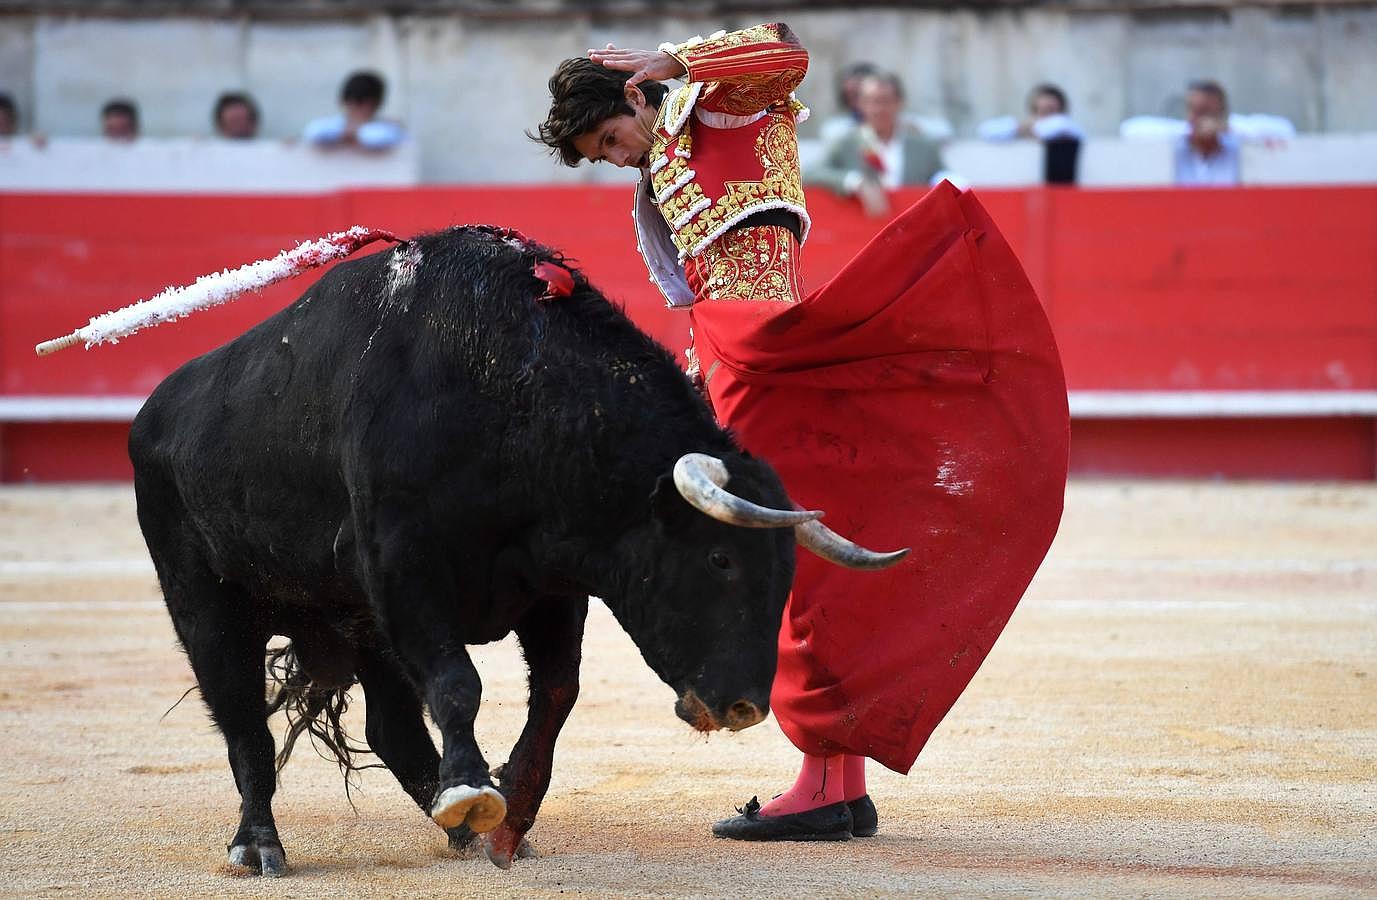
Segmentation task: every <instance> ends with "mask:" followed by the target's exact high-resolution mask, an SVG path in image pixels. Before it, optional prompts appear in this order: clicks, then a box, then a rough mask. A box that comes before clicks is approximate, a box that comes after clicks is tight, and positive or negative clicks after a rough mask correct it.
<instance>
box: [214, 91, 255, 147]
mask: <svg viewBox="0 0 1377 900" xmlns="http://www.w3.org/2000/svg"><path fill="white" fill-rule="evenodd" d="M212 121H213V122H214V124H215V135H216V137H222V138H225V139H227V140H232V141H251V140H253V139H254V138H256V137H258V104H256V103H254V102H253V98H252V97H250V96H249V95H248V94H243V93H238V92H234V91H230V92H227V93H224V94H221V95H220V97H219V98H218V99H217V100H216V101H215V112H214V114H213V116H212Z"/></svg>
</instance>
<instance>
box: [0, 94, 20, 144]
mask: <svg viewBox="0 0 1377 900" xmlns="http://www.w3.org/2000/svg"><path fill="white" fill-rule="evenodd" d="M17 134H19V111H18V110H17V109H15V106H14V98H13V97H11V96H10V95H9V94H0V138H12V137H14V136H15V135H17Z"/></svg>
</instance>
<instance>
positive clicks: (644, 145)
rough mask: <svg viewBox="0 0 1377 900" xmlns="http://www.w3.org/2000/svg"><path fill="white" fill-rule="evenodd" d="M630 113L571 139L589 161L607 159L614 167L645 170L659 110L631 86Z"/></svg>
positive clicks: (612, 118)
mask: <svg viewBox="0 0 1377 900" xmlns="http://www.w3.org/2000/svg"><path fill="white" fill-rule="evenodd" d="M627 103H628V105H630V107H631V109H632V114H631V115H629V116H628V115H620V116H612V117H611V118H609V119H603V120H602V121H601V122H599V123H598V124H597V125H596V126H595V127H593V128H592V129H591V130H589V131H586V132H584V133H583V134H581V135H579V136H578V137H576V138H574V149H575V150H577V151H578V152H579V153H580V154H581V155H582V156H583V158H584V159H586V160H588V161H589V162H595V163H596V162H610V163H611V164H612V165H614V166H618V167H622V168H627V167H635V168H638V169H644V168H646V167H647V166H649V165H650V158H649V156H650V145H651V143H652V142H653V141H654V138H655V133H654V128H655V117H656V115H657V114H658V110H657V109H656V108H655V107H654V106H652V105H650V104H649V103H648V102H646V99H645V95H644V94H642V93H641V92H640V90H639V89H637V88H635V87H632V88H630V89H629V90H628V91H627Z"/></svg>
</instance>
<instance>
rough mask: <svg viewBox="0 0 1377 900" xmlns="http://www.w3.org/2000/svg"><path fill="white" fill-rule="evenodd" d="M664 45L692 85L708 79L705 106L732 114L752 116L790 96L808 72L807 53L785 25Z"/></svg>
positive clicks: (703, 104)
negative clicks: (751, 114)
mask: <svg viewBox="0 0 1377 900" xmlns="http://www.w3.org/2000/svg"><path fill="white" fill-rule="evenodd" d="M660 49H661V50H663V51H665V52H666V53H668V54H670V55H671V56H673V57H674V58H675V59H677V60H678V61H679V62H680V63H681V64H682V65H683V67H684V69H685V71H686V72H687V73H688V74H687V75H686V76H685V77H686V78H687V80H688V81H689V82H690V83H692V82H700V83H704V85H705V87H704V90H703V94H702V97H701V99H700V100H699V101H698V103H699V106H700V107H702V108H703V109H707V110H711V111H713V112H722V113H728V114H730V115H749V114H750V113H755V112H759V111H760V110H762V109H765V108H766V107H768V106H769V105H770V104H772V103H776V102H779V101H782V100H785V99H787V98H788V97H789V95H790V94H791V93H792V92H793V90H794V88H796V87H798V86H799V83H800V82H801V81H803V76H804V74H806V73H807V71H808V51H807V50H805V49H803V46H802V45H801V44H800V43H799V42H798V38H796V37H795V36H794V33H793V32H792V31H790V30H789V26H788V25H785V24H783V23H778V24H773V25H756V26H754V27H752V28H746V29H743V30H741V31H733V32H730V33H726V32H719V33H718V34H715V35H713V36H712V37H710V38H708V39H707V40H705V41H704V40H700V39H697V38H695V39H694V40H691V41H686V42H685V43H682V44H661V45H660Z"/></svg>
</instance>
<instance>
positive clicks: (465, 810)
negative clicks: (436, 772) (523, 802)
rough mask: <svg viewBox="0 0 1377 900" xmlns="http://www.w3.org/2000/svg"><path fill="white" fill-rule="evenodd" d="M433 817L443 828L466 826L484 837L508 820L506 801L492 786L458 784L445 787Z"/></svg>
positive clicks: (433, 807)
mask: <svg viewBox="0 0 1377 900" xmlns="http://www.w3.org/2000/svg"><path fill="white" fill-rule="evenodd" d="M430 817H431V818H432V819H434V820H435V824H437V825H439V826H440V827H441V828H445V829H449V828H454V827H455V826H458V825H467V826H468V827H469V828H470V829H471V830H472V831H473V832H474V833H476V834H483V833H485V832H488V831H492V830H493V829H494V828H496V827H497V826H498V825H500V824H501V823H502V820H503V819H505V818H506V817H507V801H506V799H505V798H503V796H502V793H501V792H500V791H499V790H498V789H497V788H495V787H492V786H491V785H484V786H482V787H469V786H468V785H467V784H456V785H455V786H454V787H449V788H445V789H444V790H443V791H441V792H440V796H438V797H436V798H435V804H434V805H433V806H432V807H431V808H430Z"/></svg>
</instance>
